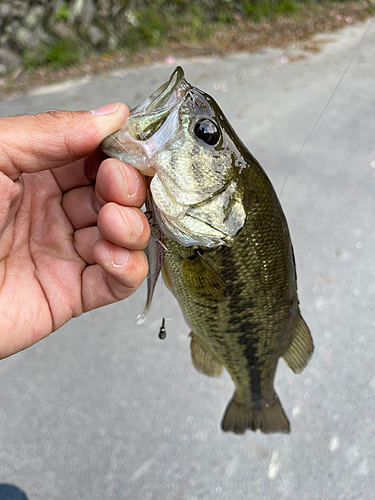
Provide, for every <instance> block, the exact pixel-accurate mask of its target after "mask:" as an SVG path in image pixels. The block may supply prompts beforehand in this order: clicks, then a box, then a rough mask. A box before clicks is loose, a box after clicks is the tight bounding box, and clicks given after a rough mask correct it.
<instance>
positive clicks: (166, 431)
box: [164, 427, 171, 436]
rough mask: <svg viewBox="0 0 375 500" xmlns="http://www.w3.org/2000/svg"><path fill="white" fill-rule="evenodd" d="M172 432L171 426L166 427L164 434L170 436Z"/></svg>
mask: <svg viewBox="0 0 375 500" xmlns="http://www.w3.org/2000/svg"><path fill="white" fill-rule="evenodd" d="M170 433H171V430H170V428H169V427H166V428H165V429H164V434H165V435H166V436H169V434H170Z"/></svg>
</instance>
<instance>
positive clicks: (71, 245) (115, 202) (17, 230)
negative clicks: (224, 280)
mask: <svg viewBox="0 0 375 500" xmlns="http://www.w3.org/2000/svg"><path fill="white" fill-rule="evenodd" d="M128 114H129V112H128V109H127V107H126V106H125V105H124V104H121V103H117V104H113V105H107V106H103V107H102V108H99V109H98V110H95V111H93V112H89V111H78V112H69V111H56V112H52V113H43V114H39V115H29V116H15V117H9V118H0V137H1V142H0V359H1V358H4V357H6V356H10V355H11V354H14V353H16V352H18V351H20V350H22V349H25V348H26V347H29V346H31V345H32V344H34V343H35V342H37V341H38V340H41V339H42V338H44V337H46V336H47V335H49V334H50V333H51V332H53V331H55V330H57V329H58V328H60V327H61V326H62V325H63V324H64V323H66V322H67V321H68V320H69V319H71V318H73V317H76V316H79V315H80V314H82V313H83V312H85V311H90V310H92V309H94V308H97V307H100V306H104V305H106V304H110V303H112V302H116V301H118V300H122V299H124V298H126V297H128V296H129V295H131V294H132V293H133V292H134V291H135V290H136V289H137V288H138V286H139V285H140V284H141V283H142V281H143V280H144V278H145V277H146V275H147V260H146V257H145V254H144V253H143V251H142V249H144V248H145V247H146V246H147V243H148V239H149V235H150V229H149V225H148V223H147V220H146V217H145V216H144V214H143V213H142V212H141V211H140V210H139V208H140V207H141V206H142V204H143V203H144V201H145V197H146V186H145V183H144V180H143V177H142V176H141V174H140V173H139V172H137V171H136V170H135V169H134V168H132V167H130V166H128V165H125V164H124V163H122V162H120V161H118V160H115V159H104V158H105V156H104V155H103V154H102V153H101V152H100V151H99V150H98V149H96V148H97V146H98V145H99V144H100V143H101V141H102V140H103V139H104V138H105V137H106V136H107V135H108V134H110V133H112V132H114V131H115V130H117V129H118V128H120V127H121V126H122V125H123V123H124V122H125V120H126V118H127V116H128ZM103 160H104V161H103ZM137 207H138V208H137Z"/></svg>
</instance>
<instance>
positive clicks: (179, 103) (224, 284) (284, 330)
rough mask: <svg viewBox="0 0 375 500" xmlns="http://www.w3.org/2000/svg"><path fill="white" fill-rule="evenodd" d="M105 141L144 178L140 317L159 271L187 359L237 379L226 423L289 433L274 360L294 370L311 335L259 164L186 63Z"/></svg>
mask: <svg viewBox="0 0 375 500" xmlns="http://www.w3.org/2000/svg"><path fill="white" fill-rule="evenodd" d="M101 147H102V149H103V151H104V152H105V153H106V154H107V155H108V156H110V157H114V158H118V159H119V160H121V161H124V162H126V163H129V164H130V165H132V166H133V167H135V168H136V169H138V170H139V171H140V172H141V173H142V174H143V175H145V177H146V180H147V185H148V196H147V202H146V209H147V213H148V214H149V217H150V218H149V220H150V226H151V240H150V246H149V248H148V254H149V263H150V271H149V277H148V285H149V286H148V298H147V304H146V309H145V311H144V313H143V315H141V317H140V321H143V320H144V319H145V316H146V314H147V310H148V308H149V306H150V303H151V299H152V294H153V291H154V289H155V283H156V280H157V277H158V275H159V273H160V272H161V273H162V275H163V279H164V282H165V284H166V285H167V287H168V288H169V289H170V290H171V291H172V293H173V294H174V296H175V297H176V298H177V301H178V302H179V305H180V307H181V310H182V312H183V314H184V317H185V320H186V322H187V324H188V325H189V327H190V329H191V332H190V338H191V340H190V352H191V358H192V362H193V365H194V367H195V368H196V369H197V370H198V371H199V372H201V373H203V374H205V375H208V376H210V377H218V376H220V375H221V373H222V371H223V369H224V368H225V369H226V370H227V371H228V373H229V374H230V376H231V378H232V380H233V382H234V384H235V392H234V394H233V397H232V399H231V401H230V402H229V404H228V406H227V408H226V410H225V412H224V416H223V419H222V422H221V428H222V430H223V431H225V432H228V431H230V432H233V433H235V434H244V433H245V432H246V431H247V430H252V431H256V430H258V429H259V430H260V431H261V432H263V433H265V434H268V433H276V432H280V433H289V432H290V423H289V420H288V417H287V416H286V414H285V411H284V409H283V407H282V405H281V402H280V400H279V398H278V396H277V393H276V391H275V389H274V378H275V374H276V369H277V365H278V361H279V358H283V359H284V361H285V362H286V364H287V365H288V366H289V367H290V368H291V369H292V370H293V371H294V372H295V373H300V372H301V371H302V370H303V368H304V367H305V366H306V365H307V363H308V361H309V359H310V358H311V356H312V353H313V349H314V346H313V340H312V337H311V334H310V331H309V328H308V326H307V324H306V323H305V321H304V319H303V318H302V315H301V312H300V308H299V300H298V295H297V277H296V265H295V259H294V253H293V247H292V242H291V238H290V233H289V230H288V225H287V221H286V218H285V215H284V213H283V210H282V208H281V205H280V202H279V200H278V197H277V195H276V192H275V190H274V188H273V186H272V184H271V182H270V180H269V178H268V177H267V175H266V173H265V172H264V170H263V169H262V167H261V166H260V164H259V163H258V161H257V160H256V159H255V158H254V156H253V155H252V154H251V153H250V152H249V150H248V149H247V147H246V146H245V145H244V144H243V142H242V141H241V140H240V138H239V137H238V136H237V134H236V132H235V131H234V130H233V128H232V126H231V125H230V123H229V122H228V120H227V119H226V117H225V116H224V113H223V111H222V110H221V109H220V107H219V105H218V104H217V103H216V102H215V100H214V99H213V98H212V97H211V96H210V95H209V94H207V93H205V92H204V91H202V90H199V89H198V88H196V87H194V86H192V85H190V84H189V83H188V82H187V81H186V79H185V75H184V71H183V70H182V68H181V67H177V68H176V69H175V71H174V72H173V73H172V75H171V77H170V79H169V80H168V81H167V82H166V83H165V84H163V85H162V86H161V87H159V88H158V89H157V90H156V91H155V92H154V93H153V94H152V95H151V96H150V97H149V98H148V99H146V101H145V102H144V103H143V104H141V105H139V106H137V107H136V108H134V109H133V110H132V111H131V113H130V116H129V117H128V118H127V120H126V122H125V124H124V125H123V126H122V127H121V128H120V129H119V130H118V131H117V132H115V133H114V134H112V135H110V136H108V137H107V138H106V139H105V140H104V141H103V143H102V146H101ZM162 327H164V322H163V324H162ZM164 331H165V330H164Z"/></svg>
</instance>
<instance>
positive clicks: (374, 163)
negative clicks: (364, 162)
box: [370, 160, 375, 168]
mask: <svg viewBox="0 0 375 500" xmlns="http://www.w3.org/2000/svg"><path fill="white" fill-rule="evenodd" d="M370 167H371V168H375V160H372V161H371V163H370Z"/></svg>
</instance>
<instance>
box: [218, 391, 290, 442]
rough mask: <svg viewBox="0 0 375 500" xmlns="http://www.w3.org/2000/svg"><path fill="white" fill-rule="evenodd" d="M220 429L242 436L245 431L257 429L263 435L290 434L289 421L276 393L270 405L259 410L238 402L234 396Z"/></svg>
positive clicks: (265, 405)
mask: <svg viewBox="0 0 375 500" xmlns="http://www.w3.org/2000/svg"><path fill="white" fill-rule="evenodd" d="M221 428H222V429H223V431H224V432H229V431H231V432H234V433H235V434H244V433H245V431H246V430H247V429H250V430H252V431H256V430H257V429H259V430H260V431H261V432H264V433H265V434H271V433H274V432H282V433H289V432H290V426H289V420H288V418H287V416H286V415H285V413H284V410H283V408H282V406H281V403H280V401H279V398H278V397H277V395H276V393H274V400H273V402H272V404H264V405H263V406H262V407H261V408H254V407H252V405H251V403H250V404H246V403H243V402H241V401H239V400H238V398H237V397H236V394H235V395H234V397H233V399H232V400H231V401H230V402H229V404H228V406H227V409H226V411H225V414H224V418H223V420H222V422H221Z"/></svg>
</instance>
